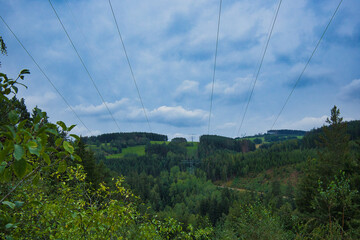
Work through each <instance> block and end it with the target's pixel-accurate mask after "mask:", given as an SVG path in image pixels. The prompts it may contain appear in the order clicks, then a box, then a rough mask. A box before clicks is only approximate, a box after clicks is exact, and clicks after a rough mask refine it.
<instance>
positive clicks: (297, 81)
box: [271, 0, 343, 130]
mask: <svg viewBox="0 0 360 240" xmlns="http://www.w3.org/2000/svg"><path fill="white" fill-rule="evenodd" d="M342 2H343V0H341V1H340V2H339V4H338V5H337V7H336V9H335V11H334V13H333V15H332V16H331V18H330V21H329V22H328V24H327V25H326V28H325V30H324V32H323V33H322V35H321V37H320V39H319V41H318V42H317V44H316V46H315V48H314V50H313V51H312V53H311V55H310V57H309V59H308V61H307V62H306V64H305V66H304V68H303V70H302V71H301V73H300V75H299V77H298V79H297V80H296V82H295V84H294V87H293V88H292V90H291V92H290V94H289V96H288V97H287V98H286V101H285V103H284V105H283V106H282V108H281V110H280V112H279V114H278V115H277V117H276V119H275V121H274V123H273V125H272V126H271V130H272V129H273V128H274V126H275V123H276V122H277V120H278V119H279V117H280V115H281V113H282V112H283V110H284V108H285V106H286V104H287V103H288V101H289V99H290V97H291V95H292V94H293V92H294V90H295V88H296V86H297V84H298V83H299V81H300V79H301V77H302V76H303V74H304V72H305V70H306V68H307V66H308V65H309V63H310V61H311V59H312V57H313V56H314V54H315V52H316V50H317V48H318V47H319V45H320V42H321V40H322V39H323V37H324V36H325V33H326V31H327V30H328V28H329V26H330V24H331V22H332V20H333V19H334V17H335V14H336V13H337V11H338V10H339V8H340V5H341V3H342Z"/></svg>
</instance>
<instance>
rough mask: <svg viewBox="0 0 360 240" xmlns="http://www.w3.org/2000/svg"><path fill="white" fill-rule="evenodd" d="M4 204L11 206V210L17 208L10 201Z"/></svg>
mask: <svg viewBox="0 0 360 240" xmlns="http://www.w3.org/2000/svg"><path fill="white" fill-rule="evenodd" d="M2 204H4V205H6V206H9V207H10V208H11V209H14V208H15V203H12V202H9V201H3V202H2Z"/></svg>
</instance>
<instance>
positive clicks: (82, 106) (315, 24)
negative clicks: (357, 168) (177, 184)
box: [0, 0, 360, 140]
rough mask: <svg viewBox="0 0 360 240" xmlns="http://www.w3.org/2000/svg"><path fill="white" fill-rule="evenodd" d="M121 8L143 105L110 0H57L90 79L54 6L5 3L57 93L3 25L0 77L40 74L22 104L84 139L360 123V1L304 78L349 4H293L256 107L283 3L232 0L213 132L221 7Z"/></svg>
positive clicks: (185, 2)
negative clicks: (333, 120) (333, 115)
mask: <svg viewBox="0 0 360 240" xmlns="http://www.w3.org/2000/svg"><path fill="white" fill-rule="evenodd" d="M111 3H112V7H113V10H114V13H115V16H116V20H117V22H118V26H119V30H120V32H121V35H122V38H123V41H124V45H125V47H126V51H127V55H128V58H129V61H130V63H131V67H132V70H133V74H134V76H135V79H136V83H137V86H138V90H139V93H140V96H141V99H142V103H141V101H140V98H139V95H138V92H137V89H136V86H135V84H134V81H133V78H132V75H131V71H130V68H129V66H128V63H127V59H126V56H125V54H124V50H123V48H122V44H121V41H120V38H119V35H118V32H117V28H116V25H115V21H114V18H113V16H112V12H111V8H110V5H109V1H108V0H77V1H73V0H61V1H60V0H52V4H53V6H54V8H55V9H56V11H57V13H58V15H59V17H60V19H61V21H62V22H63V24H64V27H65V29H66V31H67V32H68V34H69V36H70V37H71V39H72V41H73V44H74V46H75V48H76V50H77V51H78V54H79V56H80V57H81V59H82V61H83V62H84V64H85V67H86V69H85V68H84V66H83V65H82V63H81V61H80V60H79V57H78V56H77V54H76V52H75V51H74V49H73V47H72V45H71V43H70V41H69V39H68V38H67V36H66V34H65V32H64V30H63V28H62V26H61V25H60V23H59V20H58V19H57V17H56V15H55V13H54V11H53V9H52V7H51V5H50V3H49V1H45V0H13V1H8V0H0V16H1V17H2V18H3V19H4V20H5V21H6V23H7V24H8V25H9V27H10V28H11V29H12V31H13V32H14V33H15V34H16V36H17V37H18V39H19V40H20V41H21V42H22V44H23V45H24V46H25V48H26V49H27V51H28V52H29V53H30V54H31V55H32V57H33V58H34V59H35V61H36V62H37V64H38V65H39V66H40V67H41V69H42V70H43V71H44V73H45V74H46V75H47V76H48V78H49V79H50V81H51V82H52V83H53V84H54V86H55V87H56V89H57V90H56V89H55V88H54V87H53V86H52V85H51V84H50V83H49V81H48V79H47V78H46V77H44V75H43V73H42V72H41V71H40V70H39V69H38V67H37V66H36V65H35V63H34V62H33V61H32V59H31V58H30V57H29V56H28V55H27V53H26V52H25V50H24V49H23V48H22V47H21V46H20V45H19V43H18V42H17V41H16V39H15V38H14V36H13V35H12V34H11V32H10V31H9V30H8V29H7V27H6V26H5V24H4V23H3V22H2V21H0V36H2V38H3V39H4V41H5V43H6V45H7V52H8V54H7V56H4V55H1V56H0V61H1V67H0V72H3V73H6V74H7V75H8V76H9V77H12V78H15V77H16V76H17V74H18V73H19V72H20V70H21V69H24V68H26V69H29V70H30V72H31V74H30V75H28V76H26V78H25V81H24V83H25V84H26V85H27V86H28V88H27V89H25V88H22V87H20V90H19V94H18V98H24V99H25V103H26V105H27V108H28V110H29V111H30V110H31V109H32V108H34V107H35V106H38V107H39V108H41V109H42V110H44V111H46V112H47V113H48V116H49V117H50V121H51V122H56V121H58V120H62V121H64V122H65V123H66V124H67V125H71V124H76V125H77V126H76V128H75V129H74V130H73V133H75V134H79V135H82V136H88V135H98V134H102V133H111V132H119V131H120V132H135V131H136V132H155V133H161V134H165V135H167V136H168V137H169V139H171V138H173V137H186V138H187V139H189V140H191V139H194V140H197V139H198V138H199V136H201V135H203V134H208V133H209V134H216V135H222V136H228V137H238V136H249V135H254V134H258V133H266V131H267V130H270V129H271V128H272V125H273V124H274V121H275V119H276V118H277V116H279V118H278V120H277V121H276V123H275V125H274V127H273V129H297V130H311V129H313V128H317V127H321V126H322V125H324V124H325V120H326V118H327V117H328V116H329V114H330V109H331V108H332V107H333V106H334V105H336V106H337V107H338V108H339V109H340V112H341V116H342V117H344V119H345V120H348V121H349V120H358V119H360V107H359V106H360V64H359V63H360V15H359V12H360V1H358V0H344V1H343V2H342V4H341V6H340V8H339V10H338V12H337V13H336V15H335V17H334V19H333V21H332V23H331V24H330V26H329V28H328V30H327V32H326V33H325V35H324V37H323V39H322V41H321V43H320V45H319V46H318V49H317V51H316V52H315V54H314V56H313V57H312V59H311V61H310V63H309V65H308V67H307V68H306V70H305V72H304V74H303V75H302V77H301V78H300V79H299V76H300V74H301V72H302V70H303V69H304V66H305V64H306V62H307V61H308V59H309V57H310V56H311V54H312V52H313V50H314V48H315V46H316V44H317V43H318V41H319V39H320V37H321V35H322V34H323V31H324V29H325V27H326V26H327V24H328V22H329V20H330V18H331V16H332V15H333V13H334V11H335V9H336V7H337V5H338V4H339V0H317V1H312V0H297V1H293V0H283V1H282V3H281V6H280V9H279V13H278V16H277V20H276V23H275V25H274V29H273V32H272V36H271V39H270V41H269V44H268V48H267V51H266V54H265V57H264V60H263V63H262V67H261V69H260V71H259V75H258V78H257V80H256V84H255V87H254V91H253V95H252V97H251V99H250V102H249V95H250V92H251V89H252V86H253V84H254V80H255V76H256V73H257V71H258V70H259V64H260V60H261V57H262V55H263V53H264V49H265V45H266V42H267V39H268V34H269V30H270V27H271V24H272V21H273V19H274V16H275V11H276V9H277V7H278V4H279V1H278V0H266V1H265V0H237V1H236V0H223V1H222V8H221V18H220V19H221V20H220V28H219V38H218V50H217V65H216V71H215V78H214V88H213V97H212V110H211V117H210V124H209V116H210V105H211V95H212V94H211V93H212V86H213V85H212V84H213V72H214V58H215V48H216V39H217V27H218V17H219V3H220V1H219V0H196V1H195V0H192V1H191V0H172V1H166V0H153V1H148V0H136V1H134V0H131V1H130V0H123V1H117V0H112V1H111ZM87 71H88V72H89V74H90V76H91V78H90V77H89V74H88V73H87ZM297 79H299V82H298V84H297V86H296V88H295V90H294V92H293V93H292V95H291V98H290V99H289V101H288V103H287V104H286V106H285V108H284V110H283V111H282V113H281V114H280V115H279V112H280V110H281V109H282V107H283V106H284V103H285V101H286V98H287V97H288V96H289V94H290V92H291V90H292V89H293V87H294V84H295V82H296V81H297ZM92 81H93V82H94V83H95V85H96V88H97V89H96V88H95V86H94V84H93V82H92ZM57 91H59V92H60V93H61V95H62V96H63V97H64V98H65V99H66V101H67V103H68V104H69V105H70V106H71V108H72V109H73V110H74V111H75V112H76V114H77V116H78V117H79V118H80V119H81V121H82V122H83V123H84V124H85V126H84V125H83V124H82V123H81V122H80V120H79V119H78V118H77V117H76V115H75V114H74V113H73V111H72V110H71V108H70V107H69V106H68V105H67V104H66V103H65V102H64V100H63V99H62V97H61V96H60V95H59V94H58V93H57ZM98 92H100V94H101V96H100V95H99V94H98ZM247 103H249V104H248V109H247V112H246V114H245V115H244V112H245V108H246V105H247ZM143 106H144V108H143ZM107 108H108V109H109V111H110V112H111V114H112V116H111V115H110V113H109V111H108V110H107ZM144 109H145V112H146V115H147V118H148V122H147V119H146V117H145V114H144ZM243 117H244V120H243V124H242V125H241V122H242V119H243ZM114 120H115V121H114ZM148 123H149V124H148ZM149 125H150V126H149ZM240 125H241V128H240ZM88 129H89V130H90V132H89V131H88Z"/></svg>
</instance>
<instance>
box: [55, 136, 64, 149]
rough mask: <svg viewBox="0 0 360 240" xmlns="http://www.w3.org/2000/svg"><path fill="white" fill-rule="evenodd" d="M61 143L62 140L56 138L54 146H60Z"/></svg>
mask: <svg viewBox="0 0 360 240" xmlns="http://www.w3.org/2000/svg"><path fill="white" fill-rule="evenodd" d="M62 141H63V139H62V138H58V139H56V141H55V145H56V146H57V147H58V146H60V144H61V142H62Z"/></svg>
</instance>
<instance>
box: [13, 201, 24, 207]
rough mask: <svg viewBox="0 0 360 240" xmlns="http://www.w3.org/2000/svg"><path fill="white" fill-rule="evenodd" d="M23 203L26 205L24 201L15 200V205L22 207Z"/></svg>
mask: <svg viewBox="0 0 360 240" xmlns="http://www.w3.org/2000/svg"><path fill="white" fill-rule="evenodd" d="M22 205H24V202H21V201H15V207H17V208H20V207H22Z"/></svg>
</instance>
